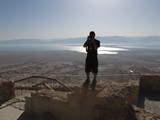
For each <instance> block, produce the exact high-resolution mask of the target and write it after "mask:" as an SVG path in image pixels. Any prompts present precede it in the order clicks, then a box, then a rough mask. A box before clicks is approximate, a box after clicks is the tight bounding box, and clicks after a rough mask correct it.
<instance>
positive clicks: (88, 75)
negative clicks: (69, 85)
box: [86, 72, 90, 80]
mask: <svg viewBox="0 0 160 120" xmlns="http://www.w3.org/2000/svg"><path fill="white" fill-rule="evenodd" d="M86 76H87V80H90V73H89V72H86Z"/></svg>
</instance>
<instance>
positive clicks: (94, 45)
mask: <svg viewBox="0 0 160 120" xmlns="http://www.w3.org/2000/svg"><path fill="white" fill-rule="evenodd" d="M93 47H94V49H95V50H97V49H98V48H99V47H100V42H99V41H97V43H96V40H93Z"/></svg>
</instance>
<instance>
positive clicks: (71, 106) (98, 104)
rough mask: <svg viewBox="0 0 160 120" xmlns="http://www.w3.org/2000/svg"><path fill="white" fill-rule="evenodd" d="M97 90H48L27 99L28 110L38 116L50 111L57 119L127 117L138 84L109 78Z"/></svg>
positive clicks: (105, 119) (87, 119)
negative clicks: (111, 80) (109, 80)
mask: <svg viewBox="0 0 160 120" xmlns="http://www.w3.org/2000/svg"><path fill="white" fill-rule="evenodd" d="M97 87H98V89H97V90H90V89H89V90H88V89H83V88H79V87H75V88H74V92H72V93H67V92H57V91H49V90H44V91H41V92H38V93H32V95H31V97H30V98H27V99H26V104H25V112H27V113H29V114H32V115H35V116H38V115H41V114H43V113H46V112H49V113H51V114H53V115H54V116H55V117H56V119H57V120H72V119H73V120H117V119H119V120H126V119H127V118H128V109H129V106H130V105H131V104H133V103H135V102H136V100H137V97H138V87H137V86H136V85H127V84H118V83H113V82H105V83H101V84H99V85H98V86H97Z"/></svg>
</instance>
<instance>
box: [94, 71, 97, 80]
mask: <svg viewBox="0 0 160 120" xmlns="http://www.w3.org/2000/svg"><path fill="white" fill-rule="evenodd" d="M93 74H94V79H93V80H95V81H96V80H97V73H93Z"/></svg>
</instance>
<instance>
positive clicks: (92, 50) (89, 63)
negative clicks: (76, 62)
mask: <svg viewBox="0 0 160 120" xmlns="http://www.w3.org/2000/svg"><path fill="white" fill-rule="evenodd" d="M83 47H85V48H86V51H87V57H86V64H85V72H86V76H87V79H86V81H85V82H84V83H83V87H86V88H88V86H89V84H90V72H92V73H93V74H94V79H93V80H92V83H91V88H92V89H94V88H95V86H96V83H97V80H96V78H97V73H98V58H97V55H98V53H97V49H98V48H99V47H100V41H99V40H97V39H95V32H94V31H91V32H90V33H89V36H88V38H87V41H86V42H85V43H84V45H83Z"/></svg>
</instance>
